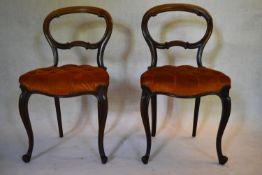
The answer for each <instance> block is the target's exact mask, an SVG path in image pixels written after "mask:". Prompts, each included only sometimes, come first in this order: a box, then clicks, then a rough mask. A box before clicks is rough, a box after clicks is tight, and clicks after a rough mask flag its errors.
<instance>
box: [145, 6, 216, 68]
mask: <svg viewBox="0 0 262 175" xmlns="http://www.w3.org/2000/svg"><path fill="white" fill-rule="evenodd" d="M170 11H184V12H189V13H194V14H196V15H198V16H201V17H203V18H204V19H205V20H206V23H207V28H206V32H205V34H204V36H203V37H202V38H201V39H200V40H199V41H197V42H195V43H190V42H185V41H181V40H173V41H169V42H164V43H160V42H157V41H155V40H154V39H153V38H152V36H151V35H150V32H149V30H148V21H149V19H150V18H151V17H154V16H156V15H158V14H160V13H164V12H170ZM141 28H142V32H143V36H144V38H145V40H146V42H147V44H148V46H149V48H150V52H151V58H152V61H151V66H150V67H155V66H156V64H157V52H156V49H169V48H170V47H173V46H180V47H183V48H185V49H198V51H197V56H196V58H197V64H198V66H199V67H201V66H202V61H201V58H202V53H203V49H204V47H205V45H206V43H207V41H208V40H209V38H210V36H211V34H212V30H213V22H212V17H211V15H210V14H209V13H208V12H207V11H206V10H205V9H203V8H202V7H199V6H196V5H192V4H164V5H159V6H155V7H153V8H151V9H149V10H148V11H147V12H146V13H145V15H144V16H143V19H142V24H141Z"/></svg>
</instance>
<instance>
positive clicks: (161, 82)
mask: <svg viewBox="0 0 262 175" xmlns="http://www.w3.org/2000/svg"><path fill="white" fill-rule="evenodd" d="M141 85H142V86H146V87H148V88H149V89H150V91H151V92H157V93H168V94H173V95H176V96H183V97H187V96H188V97H190V96H196V95H202V94H208V93H219V92H220V90H221V89H222V88H223V87H225V86H230V78H229V77H228V76H226V75H225V74H223V73H222V72H219V71H216V70H212V69H208V68H205V67H200V68H197V67H193V66H189V65H183V66H178V67H175V66H170V65H167V66H162V67H155V68H152V69H150V70H148V71H146V72H144V73H143V74H142V76H141Z"/></svg>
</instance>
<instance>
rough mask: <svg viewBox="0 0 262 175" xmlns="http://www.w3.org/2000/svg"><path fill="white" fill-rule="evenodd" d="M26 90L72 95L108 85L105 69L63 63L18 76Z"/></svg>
mask: <svg viewBox="0 0 262 175" xmlns="http://www.w3.org/2000/svg"><path fill="white" fill-rule="evenodd" d="M19 82H20V84H21V85H22V86H24V87H25V88H26V89H27V90H29V91H32V92H39V93H44V94H48V95H61V96H66V95H74V94H81V93H85V92H94V91H96V88H97V87H98V86H108V84H109V75H108V73H107V72H106V70H105V69H103V68H100V67H94V66H90V65H79V66H78V65H64V66H61V67H47V68H40V69H36V70H32V71H30V72H28V73H25V74H24V75H22V76H21V77H20V78H19Z"/></svg>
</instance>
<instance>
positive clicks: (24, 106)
mask: <svg viewBox="0 0 262 175" xmlns="http://www.w3.org/2000/svg"><path fill="white" fill-rule="evenodd" d="M21 90H22V93H21V95H20V98H19V113H20V116H21V119H22V121H23V124H24V126H25V129H26V132H27V136H28V142H29V146H28V151H27V153H26V154H25V155H23V156H22V159H23V161H24V162H26V163H27V162H29V161H30V160H31V155H32V151H33V147H34V136H33V131H32V126H31V122H30V119H29V114H28V100H29V98H30V96H31V93H29V92H28V91H27V90H25V89H23V88H21Z"/></svg>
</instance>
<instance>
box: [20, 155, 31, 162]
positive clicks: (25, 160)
mask: <svg viewBox="0 0 262 175" xmlns="http://www.w3.org/2000/svg"><path fill="white" fill-rule="evenodd" d="M22 160H23V161H24V162H25V163H28V162H30V160H31V155H27V154H25V155H23V156H22Z"/></svg>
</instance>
